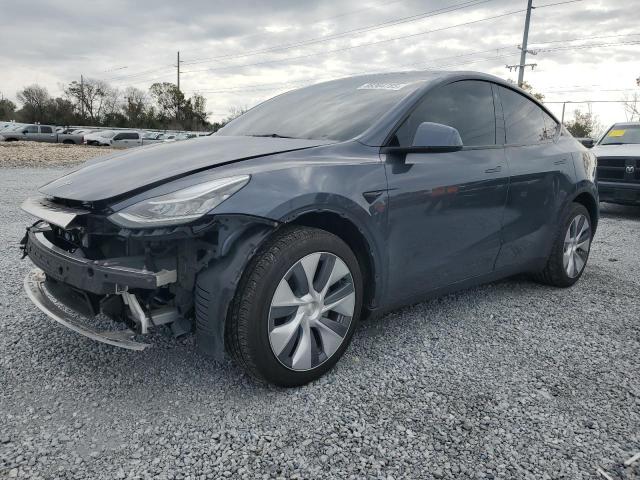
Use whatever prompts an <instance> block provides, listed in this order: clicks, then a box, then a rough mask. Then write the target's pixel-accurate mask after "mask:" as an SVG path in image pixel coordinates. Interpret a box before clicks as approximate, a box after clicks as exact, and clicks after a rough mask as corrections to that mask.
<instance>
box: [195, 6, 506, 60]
mask: <svg viewBox="0 0 640 480" xmlns="http://www.w3.org/2000/svg"><path fill="white" fill-rule="evenodd" d="M492 1H495V0H467V1H465V2H462V3H459V4H455V5H451V6H449V7H442V8H438V9H436V10H430V11H426V12H422V13H418V14H415V15H410V16H407V17H400V18H396V19H393V20H388V21H386V22H382V23H377V24H373V25H369V26H366V27H360V28H355V29H351V30H346V31H344V32H338V33H334V34H331V35H325V36H322V37H314V38H310V39H307V40H301V41H299V42H294V43H290V44H283V45H274V46H272V47H267V48H263V49H259V50H253V51H249V52H245V53H241V54H228V55H219V56H216V57H209V58H204V59H198V60H188V61H185V65H196V64H200V63H207V62H211V61H215V60H222V59H231V58H244V57H250V56H254V55H260V54H262V53H271V52H276V51H281V50H289V49H292V48H299V47H305V46H308V45H314V44H318V43H324V42H328V41H331V40H335V39H336V38H341V37H345V36H351V35H354V34H360V33H366V32H370V31H374V30H380V29H384V28H389V27H392V26H396V25H401V24H403V23H411V22H416V21H418V20H423V19H425V18H430V17H435V16H438V15H443V14H445V13H451V12H455V11H458V10H463V9H466V8H470V7H475V6H478V5H482V4H485V3H489V2H492Z"/></svg>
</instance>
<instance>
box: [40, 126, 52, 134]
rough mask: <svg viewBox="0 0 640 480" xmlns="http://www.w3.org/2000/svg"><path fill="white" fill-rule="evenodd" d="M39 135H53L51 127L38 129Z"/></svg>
mask: <svg viewBox="0 0 640 480" xmlns="http://www.w3.org/2000/svg"><path fill="white" fill-rule="evenodd" d="M40 133H53V130H52V129H51V127H40Z"/></svg>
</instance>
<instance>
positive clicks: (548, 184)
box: [496, 86, 575, 268]
mask: <svg viewBox="0 0 640 480" xmlns="http://www.w3.org/2000/svg"><path fill="white" fill-rule="evenodd" d="M497 89H498V91H499V96H500V100H501V106H502V110H503V114H504V122H505V132H506V155H507V161H508V163H509V170H510V172H511V180H510V187H509V195H508V198H507V205H506V208H505V218H504V228H503V237H504V245H503V247H502V250H501V252H500V255H499V257H498V260H497V262H496V268H511V267H517V266H520V265H523V264H527V263H529V262H533V263H536V262H539V261H543V260H544V259H546V258H547V256H548V254H549V249H550V248H551V243H552V240H553V238H554V234H555V228H556V225H557V220H558V219H559V214H560V211H561V209H562V208H563V205H564V202H566V200H567V197H568V196H570V195H572V194H573V193H574V191H575V169H574V166H573V157H572V155H571V146H570V145H568V142H573V139H571V138H569V137H564V136H561V135H560V125H559V124H558V123H557V122H556V121H555V120H554V119H553V118H552V117H551V116H550V115H549V114H548V113H547V112H545V111H544V109H543V108H542V107H541V106H539V105H538V104H537V103H535V102H533V101H532V100H530V99H529V98H527V97H526V96H525V95H522V94H521V93H519V92H517V91H516V90H512V89H510V88H507V87H502V86H498V87H497Z"/></svg>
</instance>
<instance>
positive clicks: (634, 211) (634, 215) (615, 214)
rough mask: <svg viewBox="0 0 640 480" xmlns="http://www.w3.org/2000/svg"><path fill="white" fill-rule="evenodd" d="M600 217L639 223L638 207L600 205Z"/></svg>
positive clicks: (639, 207) (639, 212)
mask: <svg viewBox="0 0 640 480" xmlns="http://www.w3.org/2000/svg"><path fill="white" fill-rule="evenodd" d="M600 215H601V216H602V217H604V218H612V219H616V218H619V219H623V220H636V221H640V206H631V205H616V204H613V203H601V204H600Z"/></svg>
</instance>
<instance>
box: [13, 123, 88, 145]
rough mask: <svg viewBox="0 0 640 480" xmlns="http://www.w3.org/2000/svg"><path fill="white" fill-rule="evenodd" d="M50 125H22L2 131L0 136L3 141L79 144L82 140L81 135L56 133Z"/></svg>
mask: <svg viewBox="0 0 640 480" xmlns="http://www.w3.org/2000/svg"><path fill="white" fill-rule="evenodd" d="M55 129H56V127H54V126H52V125H23V126H22V127H18V128H14V129H13V130H9V131H3V132H2V133H0V137H2V140H3V141H5V142H16V141H18V140H22V141H25V140H26V141H32V142H47V143H66V144H76V145H79V144H81V143H82V142H83V140H84V137H83V136H82V135H73V134H62V133H56V130H55Z"/></svg>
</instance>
